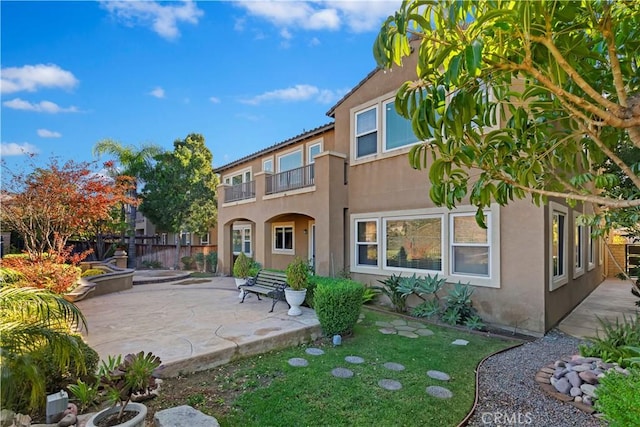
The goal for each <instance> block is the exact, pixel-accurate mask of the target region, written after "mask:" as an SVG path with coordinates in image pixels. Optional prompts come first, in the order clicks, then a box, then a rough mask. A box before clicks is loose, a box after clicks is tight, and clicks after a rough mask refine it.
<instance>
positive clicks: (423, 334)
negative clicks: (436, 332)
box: [413, 328, 433, 337]
mask: <svg viewBox="0 0 640 427" xmlns="http://www.w3.org/2000/svg"><path fill="white" fill-rule="evenodd" d="M413 332H414V333H415V334H418V335H420V336H421V337H430V336H431V335H433V331H432V330H431V329H426V328H425V329H416V330H415V331H413Z"/></svg>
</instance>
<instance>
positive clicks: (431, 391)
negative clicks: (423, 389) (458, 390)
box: [427, 385, 453, 399]
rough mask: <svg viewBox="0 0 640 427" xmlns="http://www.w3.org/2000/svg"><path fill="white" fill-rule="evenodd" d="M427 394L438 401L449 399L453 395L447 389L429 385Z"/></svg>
mask: <svg viewBox="0 0 640 427" xmlns="http://www.w3.org/2000/svg"><path fill="white" fill-rule="evenodd" d="M427 394H428V395H430V396H433V397H438V398H440V399H450V398H452V397H453V393H451V390H449V389H448V388H444V387H440V386H437V385H430V386H429V387H427Z"/></svg>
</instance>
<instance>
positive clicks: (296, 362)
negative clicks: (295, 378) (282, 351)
mask: <svg viewBox="0 0 640 427" xmlns="http://www.w3.org/2000/svg"><path fill="white" fill-rule="evenodd" d="M289 365H291V366H295V367H304V366H309V362H307V360H306V359H303V358H302V357H294V358H292V359H289Z"/></svg>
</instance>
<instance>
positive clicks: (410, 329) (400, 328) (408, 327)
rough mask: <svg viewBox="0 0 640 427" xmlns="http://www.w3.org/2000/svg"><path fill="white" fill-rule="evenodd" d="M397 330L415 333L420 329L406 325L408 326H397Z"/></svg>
mask: <svg viewBox="0 0 640 427" xmlns="http://www.w3.org/2000/svg"><path fill="white" fill-rule="evenodd" d="M396 329H397V330H398V331H409V332H414V331H415V330H416V329H418V328H414V327H413V326H409V325H406V326H403V325H400V326H396Z"/></svg>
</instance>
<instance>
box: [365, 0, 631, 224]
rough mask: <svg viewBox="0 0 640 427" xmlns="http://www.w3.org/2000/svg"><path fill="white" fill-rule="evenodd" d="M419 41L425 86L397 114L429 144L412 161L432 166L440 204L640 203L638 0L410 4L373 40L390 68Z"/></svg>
mask: <svg viewBox="0 0 640 427" xmlns="http://www.w3.org/2000/svg"><path fill="white" fill-rule="evenodd" d="M411 38H415V39H416V42H415V43H416V47H417V55H418V64H417V68H416V78H415V79H414V80H412V81H408V82H406V83H405V84H403V85H402V86H401V87H400V89H399V90H398V92H397V95H396V102H395V106H396V109H397V111H398V112H399V113H400V114H401V115H403V116H404V117H406V118H408V119H411V120H412V124H413V130H414V132H415V134H416V135H417V136H418V137H419V138H420V139H421V140H423V141H425V142H424V143H423V144H419V145H417V146H415V147H414V148H413V149H412V150H411V152H410V163H411V165H412V166H413V167H415V168H421V167H427V163H428V162H429V168H430V171H429V179H430V181H431V184H432V188H431V192H430V197H431V198H432V199H433V201H434V202H435V203H436V204H438V205H445V206H447V207H453V206H455V204H456V203H459V202H461V201H462V200H463V198H465V197H467V196H468V197H469V200H470V202H471V203H472V204H474V205H476V206H477V207H478V208H479V210H480V209H481V208H482V207H485V206H487V205H489V203H491V202H492V201H494V200H495V201H497V202H498V203H500V204H506V203H508V202H509V201H510V200H513V199H514V198H518V199H521V198H525V197H527V196H528V195H530V196H531V197H532V199H533V201H534V202H535V203H540V202H544V201H545V200H546V198H548V197H559V198H563V199H566V200H568V201H569V202H570V203H576V202H587V203H592V204H594V206H595V207H596V209H597V210H598V212H599V213H600V214H601V215H603V214H604V213H605V212H606V211H611V210H619V209H631V210H633V209H636V210H637V207H639V206H640V176H639V175H638V173H639V171H640V162H639V161H638V159H637V158H635V159H634V158H632V157H629V156H624V155H623V154H622V151H623V150H624V147H635V149H640V70H639V65H640V64H639V62H640V60H639V55H638V52H640V3H639V2H630V1H613V0H598V1H593V0H583V1H554V0H542V1H506V0H494V1H488V0H486V1H485V0H478V1H457V0H434V1H404V2H403V3H402V6H401V7H400V9H399V10H398V11H397V12H396V13H395V15H394V16H390V17H389V18H388V19H387V20H386V21H385V23H384V24H383V26H382V29H381V31H380V33H379V35H378V37H377V39H376V42H375V44H374V49H373V51H374V56H375V59H376V61H377V62H378V64H379V66H381V67H384V68H389V67H391V66H392V65H393V64H397V65H402V60H403V57H406V56H408V55H410V53H411V50H412V49H411V47H410V43H411V42H410V39H411ZM602 165H605V166H615V168H616V170H617V171H618V172H617V173H616V172H615V171H613V170H612V168H610V167H605V168H603V167H602ZM621 179H622V180H624V181H625V186H626V189H627V190H626V191H625V192H616V191H610V190H612V189H615V188H616V187H618V186H619V185H620V184H621ZM604 216H605V217H606V215H604ZM632 217H633V216H629V217H628V218H632ZM620 218H621V217H619V219H620ZM478 219H479V221H481V217H480V215H478ZM594 223H595V221H594Z"/></svg>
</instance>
